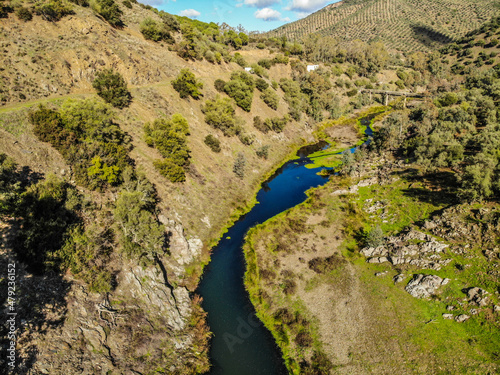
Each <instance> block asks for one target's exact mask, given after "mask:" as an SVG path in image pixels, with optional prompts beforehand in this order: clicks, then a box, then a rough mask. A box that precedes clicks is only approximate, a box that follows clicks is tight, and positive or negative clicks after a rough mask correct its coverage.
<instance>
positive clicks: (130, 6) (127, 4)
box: [122, 0, 132, 9]
mask: <svg viewBox="0 0 500 375" xmlns="http://www.w3.org/2000/svg"><path fill="white" fill-rule="evenodd" d="M122 4H123V6H124V7H126V8H129V9H132V3H131V2H130V1H129V0H125V1H123V3H122Z"/></svg>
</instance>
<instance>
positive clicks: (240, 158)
mask: <svg viewBox="0 0 500 375" xmlns="http://www.w3.org/2000/svg"><path fill="white" fill-rule="evenodd" d="M246 163H247V161H246V158H245V154H243V153H242V152H238V155H237V156H236V160H235V161H234V165H233V172H234V174H235V175H236V176H238V177H239V178H241V179H243V177H244V176H245V165H246Z"/></svg>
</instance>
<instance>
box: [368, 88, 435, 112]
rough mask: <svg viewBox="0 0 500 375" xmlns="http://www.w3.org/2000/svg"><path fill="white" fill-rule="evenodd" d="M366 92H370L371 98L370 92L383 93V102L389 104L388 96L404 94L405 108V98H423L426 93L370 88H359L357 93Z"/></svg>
mask: <svg viewBox="0 0 500 375" xmlns="http://www.w3.org/2000/svg"><path fill="white" fill-rule="evenodd" d="M362 92H367V93H369V94H370V99H371V98H372V94H382V95H384V104H385V105H387V104H389V97H390V96H404V106H405V108H406V98H408V97H411V98H425V97H426V96H427V95H426V94H424V93H415V92H407V91H387V90H370V89H359V90H358V93H362Z"/></svg>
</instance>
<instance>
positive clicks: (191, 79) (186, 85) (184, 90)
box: [172, 68, 203, 99]
mask: <svg viewBox="0 0 500 375" xmlns="http://www.w3.org/2000/svg"><path fill="white" fill-rule="evenodd" d="M172 86H173V87H174V89H175V91H177V92H178V93H179V95H180V96H181V98H187V97H188V96H191V97H192V98H193V99H199V98H200V97H202V96H203V94H202V93H201V91H200V89H202V88H203V83H201V82H198V81H197V80H196V76H195V75H194V73H193V72H191V71H190V70H189V69H187V68H186V69H182V70H181V72H180V73H179V75H178V76H177V78H176V79H175V80H173V81H172Z"/></svg>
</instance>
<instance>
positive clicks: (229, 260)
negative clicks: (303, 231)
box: [197, 116, 373, 375]
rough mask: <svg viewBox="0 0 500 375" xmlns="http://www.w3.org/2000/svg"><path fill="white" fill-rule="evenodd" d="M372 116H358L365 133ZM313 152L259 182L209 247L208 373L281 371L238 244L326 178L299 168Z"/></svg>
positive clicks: (274, 374)
mask: <svg viewBox="0 0 500 375" xmlns="http://www.w3.org/2000/svg"><path fill="white" fill-rule="evenodd" d="M372 117H373V116H369V117H365V118H363V119H362V120H361V122H362V124H363V125H368V128H367V131H366V135H368V136H370V135H372V129H371V128H370V126H369V124H370V121H371V118H372ZM323 146H324V144H323V145H320V147H323ZM326 147H328V146H326ZM354 149H355V148H352V149H351V152H353V151H354ZM317 150H318V148H317V147H316V148H315V147H305V148H303V149H302V150H301V151H299V153H298V156H300V158H299V159H295V160H291V161H289V162H287V163H286V164H284V165H283V166H282V167H281V168H280V169H278V170H277V171H276V173H275V174H274V175H273V176H272V177H271V178H270V179H269V180H268V181H267V182H265V183H263V184H262V188H261V190H260V191H259V192H258V194H257V201H258V202H259V203H258V204H257V205H255V206H254V207H253V209H252V210H251V211H250V212H248V213H247V214H246V215H244V216H242V217H241V218H240V219H239V220H238V221H237V222H236V223H235V224H234V225H233V226H232V227H231V228H230V229H229V231H228V232H227V233H226V234H225V235H224V238H223V239H222V240H221V241H220V242H219V244H218V245H217V246H216V247H215V248H214V249H213V252H212V258H211V261H210V263H209V265H208V266H207V267H206V268H205V271H204V274H203V278H202V280H201V282H200V285H199V288H198V290H197V292H198V293H199V294H200V295H201V296H202V297H203V304H202V306H203V309H204V310H205V311H206V312H207V313H208V316H207V320H208V324H209V326H210V330H211V331H212V332H213V333H214V336H213V338H212V340H211V348H210V359H211V362H212V365H213V366H212V368H211V371H210V372H209V374H211V375H257V374H262V375H281V374H287V370H286V367H285V365H284V363H283V359H282V358H281V351H280V349H279V347H278V346H277V345H276V343H275V342H274V339H273V337H272V335H271V333H270V332H269V331H268V330H267V328H265V326H264V325H263V324H262V323H261V322H260V321H259V319H258V318H257V317H256V316H255V309H254V308H253V305H252V304H251V302H250V299H249V297H248V294H247V292H246V290H245V288H244V284H243V278H244V274H245V259H244V256H243V250H242V245H243V242H244V237H245V234H246V233H247V231H248V229H250V228H252V227H254V226H255V225H257V224H260V223H263V222H264V221H266V220H268V219H269V218H271V217H273V216H275V215H277V214H279V213H280V212H283V211H285V210H287V209H289V208H291V207H294V206H296V205H297V204H299V203H301V202H303V201H304V200H305V199H306V198H307V196H306V194H305V192H306V191H307V190H308V189H310V188H313V187H317V186H320V185H323V184H325V183H326V182H327V181H328V178H326V177H322V176H319V175H318V174H317V173H318V172H319V170H320V169H318V168H315V169H308V168H306V167H305V165H306V164H309V163H310V159H308V157H307V154H310V153H312V152H314V151H317Z"/></svg>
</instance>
